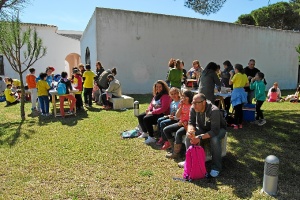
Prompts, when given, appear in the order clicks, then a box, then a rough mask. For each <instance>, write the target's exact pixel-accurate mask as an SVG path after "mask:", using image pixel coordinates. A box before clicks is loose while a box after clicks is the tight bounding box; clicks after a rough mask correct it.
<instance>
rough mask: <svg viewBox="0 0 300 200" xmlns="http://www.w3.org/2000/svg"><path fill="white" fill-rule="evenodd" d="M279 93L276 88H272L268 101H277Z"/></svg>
mask: <svg viewBox="0 0 300 200" xmlns="http://www.w3.org/2000/svg"><path fill="white" fill-rule="evenodd" d="M277 97H278V94H277V91H276V89H275V88H272V89H271V91H270V93H269V95H268V102H277V101H278V98H277Z"/></svg>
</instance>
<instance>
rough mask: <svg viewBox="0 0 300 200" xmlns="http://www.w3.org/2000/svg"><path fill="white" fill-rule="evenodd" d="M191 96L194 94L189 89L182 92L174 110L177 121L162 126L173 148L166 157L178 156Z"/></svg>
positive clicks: (185, 127) (186, 123)
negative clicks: (164, 126) (175, 110)
mask: <svg viewBox="0 0 300 200" xmlns="http://www.w3.org/2000/svg"><path fill="white" fill-rule="evenodd" d="M193 96H194V95H193V93H192V92H191V91H185V92H184V93H183V95H182V100H181V101H180V104H179V106H178V110H177V112H176V118H178V119H179V122H178V123H175V124H172V125H169V126H167V127H166V128H164V134H165V135H166V137H167V138H168V141H169V143H170V145H171V147H172V150H173V152H172V153H171V154H167V155H166V157H167V158H178V156H179V153H180V150H181V146H182V136H184V135H185V134H186V130H187V125H188V121H189V117H190V108H191V106H192V101H193ZM173 132H176V135H175V139H174V137H173V135H172V134H173Z"/></svg>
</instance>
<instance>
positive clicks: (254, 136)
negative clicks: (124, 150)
mask: <svg viewBox="0 0 300 200" xmlns="http://www.w3.org/2000/svg"><path fill="white" fill-rule="evenodd" d="M264 114H265V116H266V118H267V124H265V125H264V126H262V127H259V126H257V125H253V124H245V125H244V128H243V129H239V130H238V131H236V130H233V129H230V128H228V133H229V138H230V140H229V141H228V145H229V146H230V148H231V149H232V152H227V155H226V156H225V157H224V158H223V161H222V163H223V170H222V172H221V173H220V176H219V177H217V178H211V179H201V180H197V181H193V182H192V184H195V185H197V186H199V187H203V188H211V189H214V190H218V186H220V185H226V186H229V187H231V188H233V193H234V195H235V196H236V197H238V198H241V199H251V198H253V193H257V192H259V190H260V189H261V188H262V186H263V176H264V160H265V158H266V157H267V156H268V155H275V156H277V157H278V158H279V160H280V163H279V175H278V176H279V182H278V195H277V196H276V198H278V199H300V191H299V188H298V182H299V178H300V158H299V156H298V152H299V150H300V140H299V139H300V132H299V130H300V123H299V122H300V119H299V113H293V112H291V111H282V110H273V111H266V112H265V113H264ZM268 116H272V117H269V118H268ZM176 162H177V161H176ZM210 165H211V162H207V163H206V166H207V171H208V172H209V170H210Z"/></svg>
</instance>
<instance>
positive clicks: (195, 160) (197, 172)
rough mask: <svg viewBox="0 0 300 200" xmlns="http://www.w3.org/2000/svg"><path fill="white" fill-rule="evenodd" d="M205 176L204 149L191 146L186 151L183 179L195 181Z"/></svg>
mask: <svg viewBox="0 0 300 200" xmlns="http://www.w3.org/2000/svg"><path fill="white" fill-rule="evenodd" d="M206 175H207V172H206V167H205V152H204V149H203V148H202V147H201V146H196V145H191V146H190V147H189V148H188V150H187V151H186V158H185V163H184V171H183V178H184V179H186V180H195V179H201V178H205V177H206Z"/></svg>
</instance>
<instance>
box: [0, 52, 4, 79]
mask: <svg viewBox="0 0 300 200" xmlns="http://www.w3.org/2000/svg"><path fill="white" fill-rule="evenodd" d="M0 75H4V61H3V55H0Z"/></svg>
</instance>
